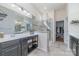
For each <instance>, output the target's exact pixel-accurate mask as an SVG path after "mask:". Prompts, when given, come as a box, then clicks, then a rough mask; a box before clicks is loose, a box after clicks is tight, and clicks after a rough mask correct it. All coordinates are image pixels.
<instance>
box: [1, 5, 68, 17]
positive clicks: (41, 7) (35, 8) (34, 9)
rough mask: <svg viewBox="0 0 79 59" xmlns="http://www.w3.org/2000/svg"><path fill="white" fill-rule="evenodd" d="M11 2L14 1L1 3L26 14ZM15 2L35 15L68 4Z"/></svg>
mask: <svg viewBox="0 0 79 59" xmlns="http://www.w3.org/2000/svg"><path fill="white" fill-rule="evenodd" d="M11 4H14V3H3V4H0V5H2V6H5V7H7V8H9V9H11V10H15V11H16V12H18V13H20V14H24V13H23V12H22V11H20V10H18V7H12V6H11ZM15 4H16V5H17V6H19V7H22V8H23V9H25V10H26V11H27V12H29V13H30V14H32V15H34V16H37V15H43V14H44V13H46V12H51V11H52V10H59V9H61V8H63V7H65V6H66V5H67V4H66V3H15ZM24 15H25V14H24Z"/></svg>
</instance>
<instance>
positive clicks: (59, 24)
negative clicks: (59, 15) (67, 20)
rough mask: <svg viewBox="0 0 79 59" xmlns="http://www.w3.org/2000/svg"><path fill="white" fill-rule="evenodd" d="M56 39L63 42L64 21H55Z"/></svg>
mask: <svg viewBox="0 0 79 59" xmlns="http://www.w3.org/2000/svg"><path fill="white" fill-rule="evenodd" d="M56 41H60V42H64V21H56Z"/></svg>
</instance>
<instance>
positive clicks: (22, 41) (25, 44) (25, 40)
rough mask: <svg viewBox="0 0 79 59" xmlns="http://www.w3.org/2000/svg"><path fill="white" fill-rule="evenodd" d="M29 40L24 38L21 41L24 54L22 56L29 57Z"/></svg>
mask: <svg viewBox="0 0 79 59" xmlns="http://www.w3.org/2000/svg"><path fill="white" fill-rule="evenodd" d="M27 39H28V38H22V39H21V54H22V56H27V54H28V44H27Z"/></svg>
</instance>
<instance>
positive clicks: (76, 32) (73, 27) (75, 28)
mask: <svg viewBox="0 0 79 59" xmlns="http://www.w3.org/2000/svg"><path fill="white" fill-rule="evenodd" d="M76 19H77V20H79V3H70V4H68V26H69V27H68V28H69V35H73V36H75V37H77V38H79V24H71V21H72V20H76Z"/></svg>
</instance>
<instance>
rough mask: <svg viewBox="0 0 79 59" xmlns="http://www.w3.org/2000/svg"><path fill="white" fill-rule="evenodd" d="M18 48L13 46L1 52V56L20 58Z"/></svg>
mask: <svg viewBox="0 0 79 59" xmlns="http://www.w3.org/2000/svg"><path fill="white" fill-rule="evenodd" d="M20 54H21V53H20V46H19V45H14V46H10V47H7V48H6V49H3V50H2V56H20Z"/></svg>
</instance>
